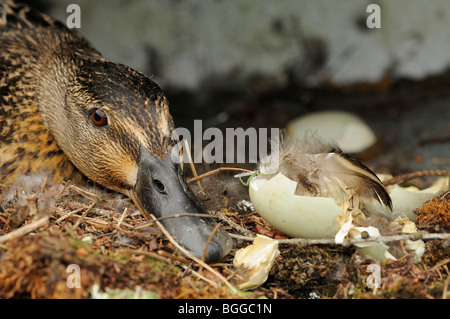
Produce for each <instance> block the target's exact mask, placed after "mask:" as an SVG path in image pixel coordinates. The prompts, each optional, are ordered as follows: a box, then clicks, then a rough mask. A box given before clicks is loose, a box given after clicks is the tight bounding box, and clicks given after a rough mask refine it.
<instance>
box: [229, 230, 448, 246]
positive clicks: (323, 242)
mask: <svg viewBox="0 0 450 319" xmlns="http://www.w3.org/2000/svg"><path fill="white" fill-rule="evenodd" d="M230 236H231V237H233V238H236V239H240V240H245V241H253V240H254V239H255V237H249V236H241V235H236V234H230ZM408 239H409V240H419V239H422V240H431V239H442V240H449V239H450V234H448V233H417V234H403V235H393V236H379V237H368V238H345V239H344V242H343V244H342V246H344V247H347V246H350V245H352V244H357V243H370V242H379V241H381V242H384V243H389V242H394V241H400V240H408ZM274 240H276V241H277V242H278V243H279V244H296V245H301V246H311V245H338V244H336V242H335V240H334V238H333V239H307V238H289V239H274Z"/></svg>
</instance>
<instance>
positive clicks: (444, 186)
mask: <svg viewBox="0 0 450 319" xmlns="http://www.w3.org/2000/svg"><path fill="white" fill-rule="evenodd" d="M449 180H450V179H449V178H448V177H442V178H439V179H437V180H436V182H434V183H433V185H431V186H430V187H428V188H425V189H422V190H420V189H418V188H417V187H414V186H409V187H401V186H398V185H397V184H396V185H394V186H392V188H391V189H390V191H389V195H390V196H391V199H392V206H393V213H394V216H400V215H403V214H404V215H406V217H408V218H409V219H410V220H412V221H415V220H416V216H415V215H414V213H413V212H412V211H413V209H415V208H418V207H420V206H422V205H423V204H424V203H425V202H426V201H428V200H430V199H431V198H433V197H434V196H436V195H437V194H439V193H441V192H444V191H446V190H448V189H449Z"/></svg>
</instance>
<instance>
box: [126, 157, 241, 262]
mask: <svg viewBox="0 0 450 319" xmlns="http://www.w3.org/2000/svg"><path fill="white" fill-rule="evenodd" d="M132 197H134V198H133V200H134V201H135V202H136V204H137V206H138V207H139V208H140V209H141V211H142V213H143V214H144V215H146V217H147V218H148V217H149V213H151V214H153V215H154V216H155V217H156V218H160V217H170V216H174V215H178V214H180V215H183V214H185V213H195V214H199V213H201V214H205V216H206V217H197V216H181V217H174V218H164V219H162V220H161V223H162V224H163V225H164V227H165V228H166V229H167V230H168V231H169V233H170V234H171V235H172V236H174V237H175V239H176V240H177V242H178V243H179V244H181V245H182V246H183V247H184V248H186V250H188V251H189V252H190V253H192V254H193V255H194V256H196V257H198V258H201V257H202V256H203V253H204V250H205V247H206V245H207V242H208V239H209V237H210V235H211V233H212V231H213V230H214V227H215V226H216V223H215V222H214V220H213V219H211V218H209V217H207V216H208V215H207V213H206V211H205V209H204V208H203V207H202V206H201V204H200V203H199V202H198V199H197V198H196V196H195V195H194V194H193V193H192V191H191V190H190V189H189V187H188V186H187V184H186V181H185V178H184V176H183V174H182V172H181V168H180V165H178V164H175V163H174V162H173V161H172V159H171V156H170V151H169V153H168V155H167V156H166V159H165V160H164V161H162V160H161V159H159V158H156V157H154V156H152V155H151V154H150V153H149V152H148V151H147V150H145V149H143V150H142V152H141V160H140V163H139V171H138V176H137V181H136V186H135V188H134V190H133V196H132ZM231 248H232V240H231V238H230V236H229V235H228V234H227V233H226V232H225V231H224V230H223V229H222V228H220V227H219V229H217V231H216V232H215V233H214V236H213V237H212V238H211V240H210V242H209V244H208V249H207V251H206V254H205V261H206V262H208V263H212V262H217V261H219V260H220V259H221V258H222V257H224V256H225V255H226V254H228V253H229V251H230V250H231Z"/></svg>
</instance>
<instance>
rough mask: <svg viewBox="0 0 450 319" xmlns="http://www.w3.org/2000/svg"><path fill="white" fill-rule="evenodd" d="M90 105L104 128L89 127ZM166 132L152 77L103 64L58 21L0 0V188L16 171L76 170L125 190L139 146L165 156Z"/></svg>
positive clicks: (167, 120) (65, 175)
mask: <svg viewBox="0 0 450 319" xmlns="http://www.w3.org/2000/svg"><path fill="white" fill-rule="evenodd" d="M96 108H101V109H102V110H104V111H105V113H106V114H107V115H108V129H105V128H104V127H95V126H94V125H92V122H91V119H90V114H91V113H92V110H93V109H96ZM172 129H173V121H172V118H171V116H170V114H169V111H168V102H167V100H166V98H165V97H164V94H163V93H162V91H161V90H160V88H159V87H158V86H157V85H156V84H155V83H154V82H152V81H151V80H150V79H148V78H146V77H145V76H144V75H142V74H140V73H138V72H136V71H134V70H132V69H131V68H129V67H127V66H124V65H121V64H117V63H112V62H109V61H107V60H106V59H104V58H103V57H102V56H101V54H100V53H98V52H97V51H96V50H95V49H94V48H93V47H92V46H91V45H90V44H89V43H88V42H87V41H86V40H84V39H83V37H82V36H81V35H80V34H79V33H77V32H75V31H72V30H69V29H67V28H66V27H65V26H64V25H63V24H62V23H60V22H57V21H54V20H52V19H51V18H50V17H48V16H46V15H44V14H41V13H38V12H36V11H33V10H31V9H29V8H28V7H26V6H24V5H19V4H15V3H13V2H11V1H5V0H0V186H1V185H3V188H5V187H8V185H10V184H11V183H12V182H13V181H14V180H15V179H16V178H17V177H18V176H21V175H23V174H33V173H38V172H46V173H48V175H49V177H50V178H51V179H53V180H55V181H61V180H67V179H73V178H76V176H80V174H79V171H81V172H82V173H83V174H84V175H85V176H87V177H88V178H90V179H92V180H94V181H95V182H97V183H99V184H101V185H104V186H106V187H108V188H110V189H113V190H117V191H120V192H123V193H127V191H128V190H129V189H130V188H131V187H132V186H133V179H134V178H135V173H136V171H137V167H138V163H137V161H138V158H139V155H140V147H141V146H144V147H145V148H146V149H148V150H149V151H150V153H151V154H153V155H154V156H157V157H160V158H164V157H165V156H166V152H167V149H168V147H169V146H170V144H171V140H170V133H171V131H172ZM75 167H76V168H75ZM0 190H1V188H0Z"/></svg>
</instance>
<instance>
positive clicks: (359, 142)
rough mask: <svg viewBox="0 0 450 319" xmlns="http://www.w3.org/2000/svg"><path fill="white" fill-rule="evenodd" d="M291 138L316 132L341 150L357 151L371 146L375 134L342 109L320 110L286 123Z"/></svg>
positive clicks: (357, 118)
mask: <svg viewBox="0 0 450 319" xmlns="http://www.w3.org/2000/svg"><path fill="white" fill-rule="evenodd" d="M286 131H287V134H288V136H289V137H291V138H299V139H303V138H304V136H305V134H306V133H308V132H312V133H316V134H317V135H318V136H319V137H321V138H322V139H323V140H325V141H326V142H331V143H336V144H337V145H338V146H339V147H340V148H341V150H342V151H343V152H346V153H357V152H361V151H363V150H365V149H366V148H368V147H370V146H372V145H373V144H374V143H375V142H376V136H375V134H374V133H373V131H372V129H371V128H370V127H369V126H368V125H367V124H366V123H365V122H364V121H363V120H362V119H361V118H359V117H358V116H356V115H355V114H352V113H348V112H342V111H322V112H315V113H311V114H307V115H304V116H302V117H299V118H297V119H295V120H293V121H292V122H290V123H289V124H288V125H287V128H286Z"/></svg>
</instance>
